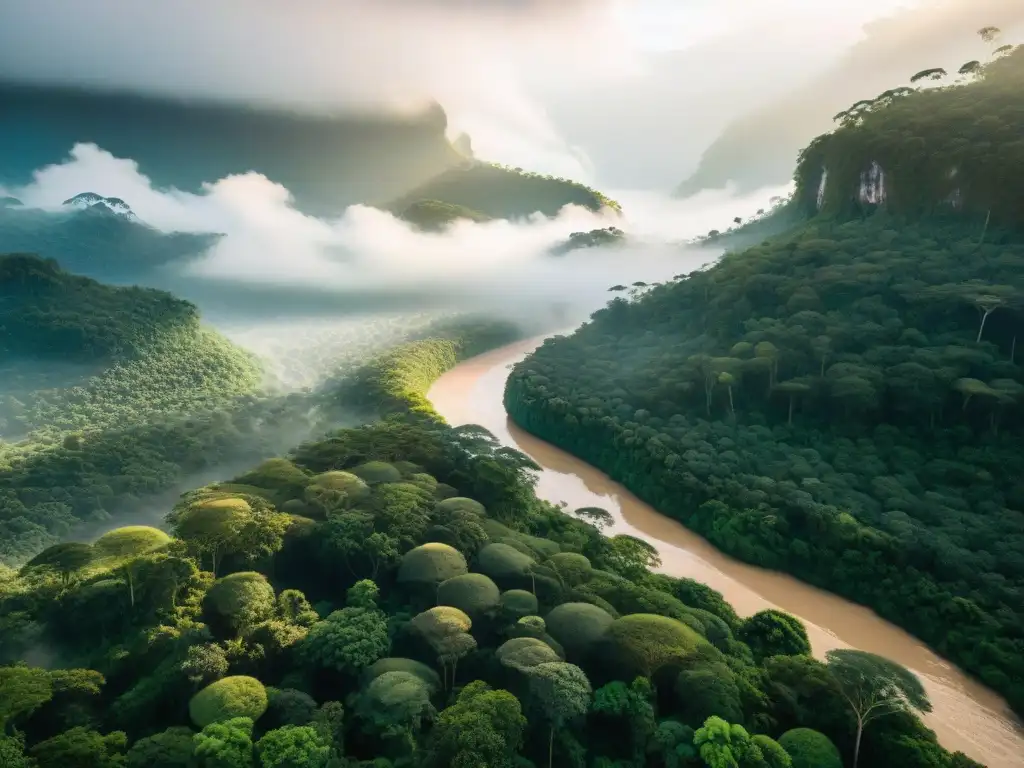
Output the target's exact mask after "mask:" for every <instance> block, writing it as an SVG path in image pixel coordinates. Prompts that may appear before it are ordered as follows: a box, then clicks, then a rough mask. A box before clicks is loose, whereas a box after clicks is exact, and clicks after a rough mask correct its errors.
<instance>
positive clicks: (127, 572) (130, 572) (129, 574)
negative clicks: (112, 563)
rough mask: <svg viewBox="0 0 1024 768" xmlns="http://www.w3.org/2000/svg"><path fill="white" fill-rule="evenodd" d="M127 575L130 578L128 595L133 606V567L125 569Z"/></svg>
mask: <svg viewBox="0 0 1024 768" xmlns="http://www.w3.org/2000/svg"><path fill="white" fill-rule="evenodd" d="M124 573H125V576H126V577H127V578H128V596H129V597H130V598H131V602H132V608H134V607H135V579H133V578H132V571H131V568H125V569H124Z"/></svg>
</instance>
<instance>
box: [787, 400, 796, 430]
mask: <svg viewBox="0 0 1024 768" xmlns="http://www.w3.org/2000/svg"><path fill="white" fill-rule="evenodd" d="M794 400H796V395H790V396H789V419H788V421H787V422H786V423H787V424H789V425H792V424H793V401H794Z"/></svg>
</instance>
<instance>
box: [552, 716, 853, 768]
mask: <svg viewBox="0 0 1024 768" xmlns="http://www.w3.org/2000/svg"><path fill="white" fill-rule="evenodd" d="M554 755H555V726H553V725H552V726H551V735H550V736H549V737H548V768H551V766H552V764H553V763H554ZM853 768H857V766H854V767H853Z"/></svg>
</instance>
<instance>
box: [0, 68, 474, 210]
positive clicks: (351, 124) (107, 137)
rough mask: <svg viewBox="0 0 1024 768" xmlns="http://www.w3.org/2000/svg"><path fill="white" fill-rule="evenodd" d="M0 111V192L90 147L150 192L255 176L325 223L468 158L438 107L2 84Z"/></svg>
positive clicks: (465, 143) (195, 189)
mask: <svg viewBox="0 0 1024 768" xmlns="http://www.w3.org/2000/svg"><path fill="white" fill-rule="evenodd" d="M0 105H2V115H3V117H2V124H3V133H4V143H3V146H2V147H0V184H6V185H7V186H9V187H17V186H22V185H24V184H27V183H29V182H30V181H31V178H32V173H33V172H34V171H36V170H37V169H39V168H42V167H44V166H47V165H51V164H54V163H60V162H63V161H64V160H65V159H66V157H67V153H68V152H69V151H70V150H71V148H72V147H73V146H74V145H75V144H78V143H93V144H96V145H97V146H99V147H101V148H103V149H104V150H106V151H108V152H110V153H112V154H114V155H115V156H116V157H122V158H131V159H132V160H133V161H135V162H136V163H137V164H138V166H139V171H140V172H141V173H142V174H144V175H146V176H147V177H149V178H150V179H151V180H152V181H153V184H154V186H156V187H158V188H166V187H176V188H178V189H181V190H184V191H190V192H199V191H201V189H202V185H203V183H205V182H212V181H216V180H217V179H222V178H224V177H225V176H230V175H232V174H244V173H248V172H250V171H255V172H257V173H261V174H263V175H265V176H266V177H267V178H269V179H270V180H271V181H273V182H276V183H278V184H281V185H283V186H285V187H287V188H288V190H289V191H290V192H291V193H292V195H293V196H294V198H295V203H296V206H297V207H298V208H299V209H300V210H302V211H303V212H304V213H308V214H312V215H316V216H330V215H337V214H338V213H339V212H340V211H341V210H342V209H343V208H345V207H346V206H348V205H352V204H356V203H373V202H374V201H378V200H389V199H392V198H394V197H397V196H399V195H401V194H403V193H404V192H406V191H407V190H409V189H412V188H413V187H415V186H417V185H418V184H422V183H423V182H425V181H426V180H427V179H429V178H431V177H433V176H436V175H437V174H439V173H442V172H443V171H445V170H447V169H448V168H451V167H453V166H455V165H457V164H459V163H460V162H463V161H464V160H465V155H464V154H463V152H462V151H459V150H458V149H456V148H455V147H453V146H452V144H451V143H450V142H449V141H448V139H447V138H446V135H445V131H446V129H447V125H448V119H447V116H446V115H445V113H444V110H443V109H442V108H441V107H440V106H438V105H434V106H432V107H430V108H428V109H425V110H424V111H423V112H421V113H420V114H418V115H413V116H409V117H399V116H394V115H383V114H379V115H378V114H362V115H333V116H331V115H301V114H296V113H291V112H285V111H280V110H270V109H260V108H255V107H250V106H243V105H232V104H218V103H210V102H187V101H174V100H170V99H157V98H148V97H142V96H134V95H128V94H120V93H100V92H91V91H84V90H78V89H70V88H57V87H35V86H24V85H16V84H11V83H3V82H0ZM457 142H458V143H459V146H460V148H461V149H462V150H463V151H465V150H466V149H468V148H469V147H470V142H469V141H468V140H466V139H461V138H460V139H457Z"/></svg>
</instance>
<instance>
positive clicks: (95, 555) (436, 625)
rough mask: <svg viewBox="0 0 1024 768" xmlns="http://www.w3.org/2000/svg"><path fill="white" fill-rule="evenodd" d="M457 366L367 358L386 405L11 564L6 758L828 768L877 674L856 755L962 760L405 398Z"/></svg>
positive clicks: (372, 385) (520, 464) (851, 682)
mask: <svg viewBox="0 0 1024 768" xmlns="http://www.w3.org/2000/svg"><path fill="white" fill-rule="evenodd" d="M485 338H486V336H485ZM480 343H481V344H485V343H487V342H484V341H481V342H480ZM453 359H454V358H453V355H452V347H451V342H450V341H446V340H444V339H433V340H424V341H422V342H420V343H417V344H409V345H405V346H403V347H399V348H397V349H395V350H393V351H392V352H390V353H389V354H387V355H384V356H383V357H381V358H379V359H377V360H375V361H373V362H372V364H371V365H369V366H368V368H367V369H366V370H364V371H360V372H359V373H358V374H357V375H356V376H355V377H354V381H355V382H357V384H356V385H355V386H359V387H361V388H363V390H364V397H363V400H364V401H365V402H380V403H381V404H382V410H383V411H384V412H385V413H387V414H388V415H387V417H386V418H385V419H384V420H383V421H378V422H376V423H373V424H370V425H366V426H361V427H356V428H348V429H341V430H337V431H335V432H333V433H331V434H330V435H328V436H327V437H326V438H325V439H323V440H320V441H317V442H312V443H307V444H304V445H302V446H300V447H299V448H298V449H297V450H295V451H294V453H293V454H292V455H291V456H289V457H288V458H287V459H272V460H268V461H265V462H263V463H261V464H259V465H258V466H256V467H254V468H253V469H251V470H250V471H248V472H246V473H244V474H242V475H240V476H238V477H236V478H235V479H233V480H232V481H230V482H228V483H216V484H212V485H208V486H205V487H202V488H198V489H196V490H194V491H191V492H189V493H186V494H184V495H183V496H182V497H181V498H180V500H179V501H178V503H177V504H175V505H174V506H173V508H171V509H168V510H167V512H168V514H167V525H168V528H169V530H170V531H171V535H168V534H167V533H164V532H163V531H160V530H156V529H153V528H146V527H142V526H133V527H127V528H120V529H116V530H112V531H109V532H107V533H105V534H104V535H103V536H101V537H100V538H98V539H97V540H96V541H95V542H93V543H92V544H75V543H69V544H63V545H58V546H55V547H50V548H49V549H47V550H45V551H43V552H42V553H40V554H39V555H38V556H37V557H35V558H34V559H33V560H31V561H29V562H28V563H27V564H26V565H25V567H23V568H22V569H21V570H20V571H19V572H18V573H17V574H15V573H14V572H12V571H8V572H6V573H4V574H3V578H2V579H0V652H2V653H3V654H4V655H5V660H6V661H7V662H8V666H4V667H0V683H2V685H0V728H2V731H0V734H2V735H0V758H3V759H4V765H5V767H10V768H67V767H68V766H74V767H75V768H121V767H122V766H127V768H143V767H145V768H328V766H330V767H331V768H343V767H348V768H355V767H356V766H359V767H360V768H392V767H394V768H403V767H405V766H410V767H411V766H438V768H441V767H442V766H453V767H456V766H457V767H465V768H469V767H470V766H473V767H475V768H515V767H518V768H529V766H548V768H552V766H554V765H558V766H565V767H568V768H634V767H636V768H640V767H646V766H649V767H650V768H698V767H699V766H712V767H715V768H717V767H718V766H734V767H735V768H842V766H843V765H844V758H843V757H842V756H847V757H846V759H847V760H848V761H849V760H850V759H851V758H850V756H851V755H852V754H853V753H854V752H855V750H856V749H857V747H856V744H857V742H858V729H857V727H856V720H857V718H856V714H855V713H854V712H853V711H852V710H851V709H850V708H849V705H848V703H847V700H848V699H850V698H852V699H854V700H856V699H857V696H858V695H861V694H863V695H865V696H869V697H870V696H871V695H872V694H877V693H880V692H882V691H884V693H882V694H881V695H882V696H883V698H882V700H881V701H882V702H883V705H882V706H883V709H884V711H885V713H886V715H887V716H885V717H881V718H879V719H877V720H875V721H874V722H872V723H871V724H870V725H869V726H868V727H867V728H866V729H864V730H863V734H862V735H863V740H862V742H861V743H860V746H859V761H860V764H861V765H864V766H868V765H870V766H873V767H878V768H925V767H926V766H927V767H929V768H934V767H936V766H942V767H944V768H971V767H972V766H973V767H974V768H978V764H977V763H974V762H972V761H970V760H969V759H967V758H965V757H964V756H963V755H961V754H956V755H950V754H948V753H947V752H945V751H944V750H943V749H942V748H941V747H940V746H939V745H938V744H937V743H936V742H935V739H934V736H933V734H932V733H931V732H930V731H928V730H926V729H925V728H924V727H923V726H922V725H921V723H920V721H919V720H918V719H917V718H916V716H915V715H914V714H913V709H914V708H920V709H927V708H928V703H927V701H926V699H924V698H923V697H922V692H921V690H920V685H919V683H918V682H917V681H916V678H913V676H912V675H910V674H909V673H907V672H906V670H902V669H901V668H899V667H896V666H895V665H892V664H891V663H889V662H886V661H885V660H884V659H880V658H878V657H873V656H871V655H869V654H863V653H859V652H856V651H847V652H836V653H834V654H832V655H830V657H829V658H828V659H827V662H826V663H822V662H818V661H816V660H814V659H813V658H812V657H811V656H810V646H809V644H808V641H807V636H806V633H805V631H804V628H803V627H802V625H801V624H800V623H799V621H797V620H796V619H794V618H793V617H791V616H787V615H786V614H783V613H780V612H777V611H765V612H762V613H760V614H756V615H754V616H752V617H750V618H748V619H745V620H743V619H739V618H738V617H737V615H736V614H735V612H734V611H733V610H732V608H731V607H730V606H729V605H728V604H726V603H725V602H724V601H723V599H722V597H721V595H719V594H718V593H716V592H714V591H712V590H710V589H709V588H707V587H706V586H704V585H702V584H699V583H697V582H694V581H691V580H687V579H673V578H668V577H666V576H662V575H656V574H653V573H651V572H650V570H649V567H650V566H652V565H656V563H657V559H656V555H655V554H654V553H653V552H652V550H651V549H650V548H649V547H648V546H647V545H645V544H644V543H643V542H641V541H639V540H636V539H633V538H631V537H628V536H617V537H613V538H606V537H604V536H602V535H601V531H600V529H599V528H598V527H597V526H596V525H594V524H592V523H590V522H585V520H584V519H578V518H585V519H587V520H596V521H600V518H601V515H600V514H598V512H599V511H595V510H580V511H579V515H578V516H575V517H574V516H570V515H567V514H565V512H564V511H563V510H562V509H560V508H558V507H555V506H552V505H550V504H548V503H546V502H542V501H540V500H538V499H537V497H536V496H535V494H534V482H535V479H536V475H535V470H536V469H537V467H536V465H534V464H533V463H532V462H531V461H530V460H529V459H528V458H527V457H526V456H524V455H522V454H520V453H518V452H517V451H514V450H511V449H507V448H502V447H501V446H500V444H499V443H498V442H497V441H496V440H495V439H494V438H493V436H491V435H490V434H489V433H487V432H486V431H484V430H482V429H480V428H479V427H473V426H469V427H463V428H457V429H452V428H450V427H448V426H447V425H445V424H444V423H443V421H442V420H441V419H440V418H439V417H438V416H437V414H436V413H434V412H433V411H432V410H431V409H430V407H429V405H428V404H427V403H426V401H425V400H424V399H423V396H424V394H425V392H426V389H427V387H428V386H429V385H430V383H431V381H432V380H433V378H434V377H435V376H436V375H437V374H438V372H439V371H441V370H443V369H444V368H445V367H446V366H447V365H449V364H451V362H452V361H453ZM403 402H404V404H405V407H404V408H403V407H402V403H403ZM606 514H607V513H606ZM15 659H20V660H21V661H19V662H17V663H14V664H10V663H9V662H10V661H11V660H15ZM898 691H899V692H902V693H901V694H900V695H901V696H902V695H905V696H906V697H907V699H906V701H905V700H904V699H903V698H899V697H897V696H896V692H898ZM847 764H852V763H850V762H848V763H847Z"/></svg>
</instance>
